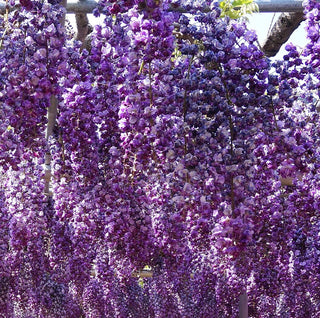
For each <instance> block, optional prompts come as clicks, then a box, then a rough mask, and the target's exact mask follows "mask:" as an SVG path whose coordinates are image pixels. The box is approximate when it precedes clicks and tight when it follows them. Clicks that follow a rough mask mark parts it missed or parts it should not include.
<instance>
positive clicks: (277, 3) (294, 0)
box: [0, 0, 303, 13]
mask: <svg viewBox="0 0 320 318" xmlns="http://www.w3.org/2000/svg"><path fill="white" fill-rule="evenodd" d="M255 3H256V4H257V5H258V7H259V12H301V11H303V7H302V1H301V0H255ZM96 6H97V2H96V1H94V0H79V1H68V2H67V12H68V13H91V12H92V10H93V9H94V8H95V7H96ZM5 8H6V4H5V2H3V1H1V2H0V11H4V10H5ZM173 10H179V11H182V12H183V11H184V10H183V9H182V8H178V9H173ZM203 11H210V9H209V8H203Z"/></svg>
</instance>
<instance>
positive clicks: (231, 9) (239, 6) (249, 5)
mask: <svg viewBox="0 0 320 318" xmlns="http://www.w3.org/2000/svg"><path fill="white" fill-rule="evenodd" d="M220 9H221V10H222V12H221V17H226V16H228V17H230V18H231V19H240V18H243V17H246V16H247V15H248V14H252V13H253V12H257V11H259V7H258V5H257V4H256V3H255V2H254V0H234V1H231V0H223V1H221V2H220Z"/></svg>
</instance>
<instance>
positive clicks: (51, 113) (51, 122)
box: [44, 0, 67, 196]
mask: <svg viewBox="0 0 320 318" xmlns="http://www.w3.org/2000/svg"><path fill="white" fill-rule="evenodd" d="M61 5H62V6H64V7H66V5H67V0H62V2H61ZM60 23H61V24H62V25H63V26H64V25H65V15H64V16H63V17H62V18H61V20H60ZM57 114H58V98H57V97H56V96H54V95H51V97H50V105H49V107H48V111H47V118H48V123H47V128H46V139H47V140H48V139H49V137H50V136H52V134H53V129H54V126H55V123H56V120H57ZM44 178H45V188H44V192H45V194H46V195H48V196H51V193H50V190H49V189H50V180H51V155H50V153H46V155H45V177H44Z"/></svg>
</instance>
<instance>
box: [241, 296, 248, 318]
mask: <svg viewBox="0 0 320 318" xmlns="http://www.w3.org/2000/svg"><path fill="white" fill-rule="evenodd" d="M239 318H248V295H247V293H246V292H244V293H243V294H241V295H240V299H239Z"/></svg>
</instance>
